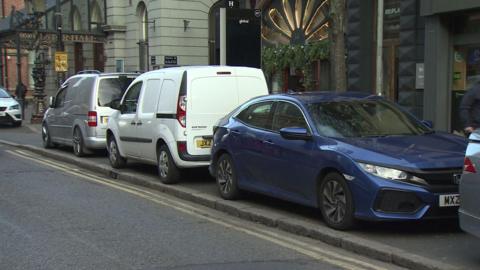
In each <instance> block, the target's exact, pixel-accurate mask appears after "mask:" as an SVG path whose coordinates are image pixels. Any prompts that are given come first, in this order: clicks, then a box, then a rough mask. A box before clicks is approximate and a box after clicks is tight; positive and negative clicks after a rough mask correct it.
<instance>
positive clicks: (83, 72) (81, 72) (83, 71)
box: [77, 69, 101, 74]
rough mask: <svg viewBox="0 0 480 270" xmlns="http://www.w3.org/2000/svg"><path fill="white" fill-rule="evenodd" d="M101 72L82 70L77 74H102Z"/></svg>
mask: <svg viewBox="0 0 480 270" xmlns="http://www.w3.org/2000/svg"><path fill="white" fill-rule="evenodd" d="M100 73H101V72H100V71H99V70H94V69H91V70H81V71H79V72H78V73H77V74H100Z"/></svg>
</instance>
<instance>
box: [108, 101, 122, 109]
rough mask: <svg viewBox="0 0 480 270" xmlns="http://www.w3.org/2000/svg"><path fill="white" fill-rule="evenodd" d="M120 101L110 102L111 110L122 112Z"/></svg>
mask: <svg viewBox="0 0 480 270" xmlns="http://www.w3.org/2000/svg"><path fill="white" fill-rule="evenodd" d="M120 106H121V105H120V99H114V100H112V102H110V106H109V107H110V108H112V109H114V110H120Z"/></svg>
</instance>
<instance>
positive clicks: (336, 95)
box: [269, 91, 383, 104]
mask: <svg viewBox="0 0 480 270" xmlns="http://www.w3.org/2000/svg"><path fill="white" fill-rule="evenodd" d="M269 98H274V99H278V98H280V99H287V100H288V99H293V100H298V101H299V102H301V103H304V104H309V103H318V102H328V101H354V100H365V99H368V100H379V99H383V98H382V97H380V96H377V95H373V94H370V93H365V92H354V91H348V92H333V91H315V92H296V93H288V94H276V95H271V96H269Z"/></svg>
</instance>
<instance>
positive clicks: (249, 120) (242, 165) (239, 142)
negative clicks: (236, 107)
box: [229, 101, 277, 192]
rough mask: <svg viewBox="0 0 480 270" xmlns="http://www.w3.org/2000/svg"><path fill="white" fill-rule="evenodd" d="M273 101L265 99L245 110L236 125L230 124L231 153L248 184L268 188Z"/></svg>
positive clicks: (262, 188) (244, 181)
mask: <svg viewBox="0 0 480 270" xmlns="http://www.w3.org/2000/svg"><path fill="white" fill-rule="evenodd" d="M273 104H274V102H273V101H262V102H258V103H255V104H252V105H250V106H249V107H248V108H246V109H244V110H243V111H241V112H240V113H239V114H238V115H237V116H235V119H236V120H237V123H238V124H236V125H234V126H232V127H231V128H230V132H229V136H230V137H231V145H232V149H231V154H232V156H233V159H234V161H235V165H236V166H237V168H236V169H237V170H238V171H239V172H241V173H240V175H241V176H242V177H243V179H242V180H241V181H240V182H241V183H244V184H245V185H247V188H250V189H254V190H258V191H264V192H268V191H269V190H270V189H269V187H268V186H267V185H266V183H267V178H268V177H269V174H270V172H271V171H272V170H276V169H277V168H271V167H269V166H270V165H269V164H270V161H269V160H268V159H269V157H268V153H267V152H266V151H267V150H268V148H266V147H268V146H267V145H265V144H264V143H263V142H264V138H265V137H266V136H268V134H269V133H271V132H272V130H271V123H272V120H271V118H272V112H273Z"/></svg>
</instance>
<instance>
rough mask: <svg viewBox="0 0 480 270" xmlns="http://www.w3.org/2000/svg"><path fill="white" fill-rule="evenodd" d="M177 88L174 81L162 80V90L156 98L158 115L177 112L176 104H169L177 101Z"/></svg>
mask: <svg viewBox="0 0 480 270" xmlns="http://www.w3.org/2000/svg"><path fill="white" fill-rule="evenodd" d="M177 87H178V86H176V84H175V82H174V81H172V80H169V79H165V80H163V84H162V90H161V91H160V97H159V98H158V108H157V112H158V113H173V112H175V111H176V110H177V102H171V101H172V100H175V101H176V100H177V99H178V92H177V89H178V88H177Z"/></svg>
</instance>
